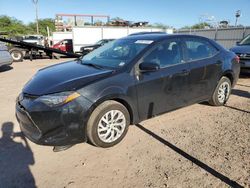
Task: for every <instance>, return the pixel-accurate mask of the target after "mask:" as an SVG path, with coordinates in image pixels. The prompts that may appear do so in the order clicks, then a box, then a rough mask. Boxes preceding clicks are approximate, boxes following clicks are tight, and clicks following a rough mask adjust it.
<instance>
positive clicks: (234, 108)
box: [224, 104, 250, 114]
mask: <svg viewBox="0 0 250 188" xmlns="http://www.w3.org/2000/svg"><path fill="white" fill-rule="evenodd" d="M224 107H227V108H230V109H232V110H237V111H240V112H243V113H248V114H250V111H247V110H242V109H240V108H237V107H234V106H229V105H227V104H226V105H225V106H224Z"/></svg>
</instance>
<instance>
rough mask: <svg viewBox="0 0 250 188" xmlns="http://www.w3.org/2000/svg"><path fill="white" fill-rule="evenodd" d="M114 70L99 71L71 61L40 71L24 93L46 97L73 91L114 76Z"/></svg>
mask: <svg viewBox="0 0 250 188" xmlns="http://www.w3.org/2000/svg"><path fill="white" fill-rule="evenodd" d="M112 72H113V71H112V70H104V69H98V68H94V67H91V66H87V65H83V64H81V63H80V62H78V61H71V62H66V63H61V64H57V65H53V66H50V67H47V68H44V69H41V70H39V71H38V72H37V73H36V74H35V75H34V76H33V78H32V79H31V80H30V81H29V82H28V83H27V84H26V85H25V86H24V88H23V93H27V94H30V95H36V96H41V95H46V94H51V93H57V92H63V91H72V90H76V89H79V88H81V87H83V86H84V85H87V84H90V83H92V82H94V81H96V80H98V79H102V78H104V77H107V76H108V75H110V74H112Z"/></svg>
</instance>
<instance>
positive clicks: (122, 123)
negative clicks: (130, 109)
mask: <svg viewBox="0 0 250 188" xmlns="http://www.w3.org/2000/svg"><path fill="white" fill-rule="evenodd" d="M125 127H126V118H125V116H124V114H123V113H122V112H121V111H119V110H111V111H109V112H107V113H106V114H104V116H102V118H101V120H100V121H99V123H98V127H97V133H98V137H99V138H100V139H101V141H103V142H106V143H111V142H114V141H116V140H117V139H118V138H120V137H121V135H122V133H123V132H124V130H125Z"/></svg>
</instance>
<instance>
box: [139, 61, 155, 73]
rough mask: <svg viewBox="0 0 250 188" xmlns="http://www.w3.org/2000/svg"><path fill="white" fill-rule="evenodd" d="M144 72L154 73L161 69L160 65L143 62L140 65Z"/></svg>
mask: <svg viewBox="0 0 250 188" xmlns="http://www.w3.org/2000/svg"><path fill="white" fill-rule="evenodd" d="M139 68H140V70H141V71H142V72H153V71H157V70H159V69H160V65H159V64H157V63H152V62H143V63H141V64H140V65H139Z"/></svg>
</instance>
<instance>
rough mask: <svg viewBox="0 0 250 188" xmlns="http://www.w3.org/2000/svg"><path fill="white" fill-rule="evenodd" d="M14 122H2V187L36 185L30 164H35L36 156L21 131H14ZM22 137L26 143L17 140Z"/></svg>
mask: <svg viewBox="0 0 250 188" xmlns="http://www.w3.org/2000/svg"><path fill="white" fill-rule="evenodd" d="M13 128H14V124H13V123H12V122H5V123H3V124H2V129H1V130H2V137H1V138H0V187H29V188H33V187H36V185H35V179H34V177H33V175H32V173H31V171H30V168H29V166H30V165H34V164H35V161H34V156H33V152H32V151H31V149H30V147H29V144H28V142H27V140H26V139H25V137H24V136H23V134H22V133H21V132H18V133H14V132H13ZM15 137H20V138H21V139H22V141H23V142H24V144H22V143H21V142H15V141H14V140H13V138H15Z"/></svg>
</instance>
